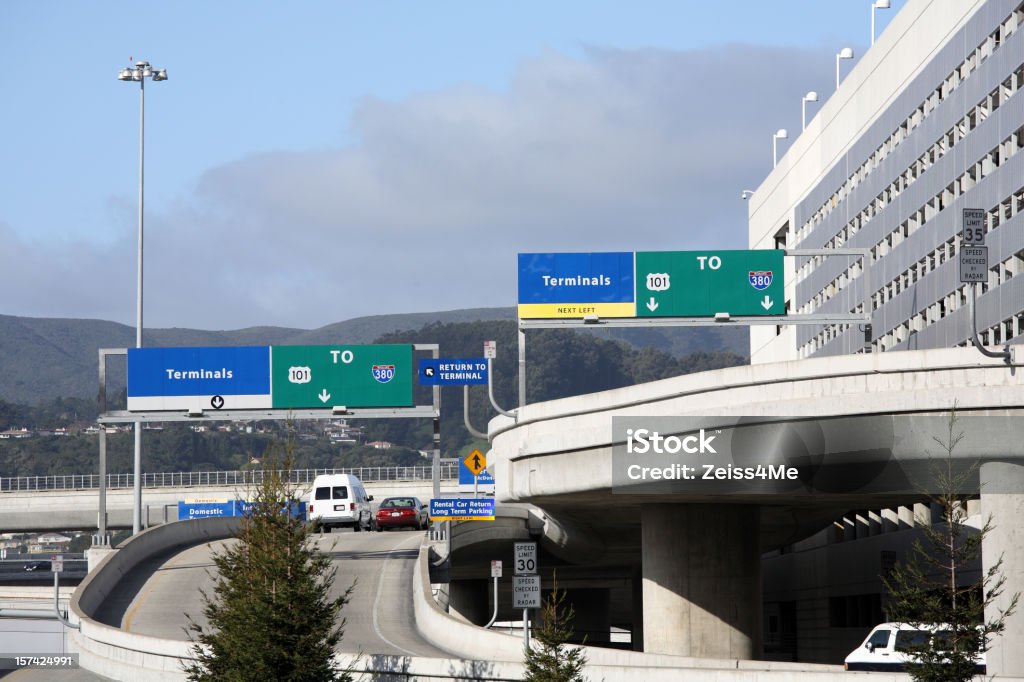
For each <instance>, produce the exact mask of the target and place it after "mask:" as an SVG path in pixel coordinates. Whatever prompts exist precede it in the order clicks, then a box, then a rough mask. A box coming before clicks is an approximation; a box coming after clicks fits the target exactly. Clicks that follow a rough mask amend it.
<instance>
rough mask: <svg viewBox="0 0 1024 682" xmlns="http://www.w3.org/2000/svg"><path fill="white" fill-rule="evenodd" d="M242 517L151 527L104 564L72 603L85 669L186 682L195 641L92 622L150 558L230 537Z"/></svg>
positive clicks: (75, 639) (76, 645)
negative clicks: (127, 578)
mask: <svg viewBox="0 0 1024 682" xmlns="http://www.w3.org/2000/svg"><path fill="white" fill-rule="evenodd" d="M240 520H241V519H240V518H238V517H220V518H211V519H197V520H194V521H182V522H179V523H169V524H167V525H165V526H158V527H156V528H150V529H149V530H147V531H144V532H142V533H139V534H138V535H136V536H134V537H132V538H131V539H129V540H128V541H127V542H125V543H124V545H123V546H122V547H121V548H120V549H118V550H116V551H114V552H111V553H110V554H109V555H107V556H106V558H104V559H103V561H102V562H100V565H99V566H98V567H97V568H96V570H95V571H93V572H92V573H90V574H89V576H88V577H86V579H85V580H84V581H83V582H82V584H81V585H79V587H78V589H77V590H76V591H75V594H74V597H72V599H71V616H70V618H71V622H72V623H78V625H79V627H80V630H78V631H75V632H72V633H71V638H70V639H71V647H72V649H73V650H75V651H77V652H78V653H79V654H80V663H81V665H82V667H83V668H86V669H87V670H91V671H92V672H94V673H96V674H98V675H103V676H104V677H109V678H111V679H115V680H138V679H144V680H158V681H160V682H163V681H164V680H168V681H170V680H174V681H177V680H183V679H185V675H184V672H183V671H182V667H181V666H182V663H181V661H182V660H183V659H187V658H191V653H190V651H189V650H190V648H191V646H192V645H191V643H189V642H183V641H177V640H170V639H162V638H160V637H150V636H147V635H139V634H135V633H131V632H125V631H124V630H121V629H119V628H115V627H112V626H109V625H105V624H103V623H100V622H97V621H96V620H94V619H93V615H94V614H95V613H96V611H97V609H98V608H99V606H100V605H101V604H102V603H103V602H104V601H105V600H106V599H107V598H108V597H109V596H110V595H111V594H113V593H114V592H115V591H116V590H117V587H118V584H119V583H120V581H121V580H122V578H124V576H125V575H127V574H128V573H129V572H130V571H131V570H132V569H133V568H135V567H136V566H138V565H139V563H141V562H142V561H145V560H146V559H148V558H149V557H151V556H154V555H158V554H162V553H164V552H167V551H169V550H173V549H175V548H177V547H181V548H184V547H190V546H192V545H197V544H200V543H203V542H210V541H212V540H219V539H221V538H226V537H230V536H231V535H233V534H234V533H235V532H236V531H237V529H238V525H239V522H240Z"/></svg>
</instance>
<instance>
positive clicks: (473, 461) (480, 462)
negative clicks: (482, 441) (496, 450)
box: [462, 450, 487, 498]
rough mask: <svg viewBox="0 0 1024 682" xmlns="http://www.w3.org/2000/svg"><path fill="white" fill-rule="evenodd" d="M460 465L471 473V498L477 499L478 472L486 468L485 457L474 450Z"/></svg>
mask: <svg viewBox="0 0 1024 682" xmlns="http://www.w3.org/2000/svg"><path fill="white" fill-rule="evenodd" d="M462 463H463V464H465V465H466V468H467V469H469V470H470V471H471V472H472V473H473V497H474V498H476V497H479V485H480V472H481V471H483V470H484V469H486V468H487V456H486V455H484V454H483V453H482V452H480V451H479V450H474V451H473V452H471V453H469V454H468V455H466V458H465V459H464V460H462Z"/></svg>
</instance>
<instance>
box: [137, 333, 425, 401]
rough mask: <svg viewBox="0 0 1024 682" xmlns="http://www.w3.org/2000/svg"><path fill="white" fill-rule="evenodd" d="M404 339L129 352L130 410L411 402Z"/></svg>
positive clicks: (408, 349) (409, 365)
mask: <svg viewBox="0 0 1024 682" xmlns="http://www.w3.org/2000/svg"><path fill="white" fill-rule="evenodd" d="M412 355H413V347H412V345H407V344H380V345H339V346H238V347H209V348H130V349H128V410H129V411H130V412H160V411H170V410H188V411H193V410H197V411H199V412H202V411H204V410H211V409H212V410H264V409H285V410H291V409H317V408H321V409H331V408H333V407H336V406H341V405H344V406H345V407H347V408H348V407H354V408H378V407H379V408H392V407H393V408H403V407H412V405H413V395H412V385H413V378H412V377H413V373H414V371H415V370H414V368H413V357H412Z"/></svg>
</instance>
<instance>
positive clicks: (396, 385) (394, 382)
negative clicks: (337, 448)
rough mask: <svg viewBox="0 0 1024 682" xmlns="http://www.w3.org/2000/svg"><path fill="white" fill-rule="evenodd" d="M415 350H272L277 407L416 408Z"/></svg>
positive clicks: (396, 346)
mask: <svg viewBox="0 0 1024 682" xmlns="http://www.w3.org/2000/svg"><path fill="white" fill-rule="evenodd" d="M413 373H414V370H413V363H412V346H411V345H404V344H402V345H399V344H392V345H387V344H382V345H372V346H272V347H271V352H270V381H271V387H272V388H271V394H272V395H273V405H274V408H275V409H291V408H295V409H299V408H318V407H319V408H330V407H334V406H336V405H344V406H346V407H412V376H413Z"/></svg>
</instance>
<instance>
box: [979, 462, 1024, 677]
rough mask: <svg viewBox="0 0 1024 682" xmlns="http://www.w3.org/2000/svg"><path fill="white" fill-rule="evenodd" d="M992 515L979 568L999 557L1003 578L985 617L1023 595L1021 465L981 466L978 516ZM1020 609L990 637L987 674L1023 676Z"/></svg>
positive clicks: (1023, 622)
mask: <svg viewBox="0 0 1024 682" xmlns="http://www.w3.org/2000/svg"><path fill="white" fill-rule="evenodd" d="M989 517H991V518H992V530H991V531H989V534H988V535H987V536H985V539H984V540H983V541H982V546H981V563H982V571H983V572H987V571H988V570H989V569H990V568H991V567H992V566H993V565H994V564H995V563H996V562H997V561H999V559H1000V558H1002V560H1003V566H1002V569H1001V574H1002V575H1003V576H1005V577H1006V584H1005V585H1004V586H1003V594H1002V596H1000V597H999V598H998V599H996V600H995V602H993V604H992V606H991V607H990V608H989V609H986V610H985V619H986V620H990V619H992V618H995V617H997V616H998V615H999V609H1005V608H1006V607H1007V606H1008V605H1009V603H1010V600H1011V599H1012V598H1013V595H1014V594H1016V593H1020V594H1021V595H1022V597H1024V526H1022V525H1021V519H1024V466H1021V465H1019V464H1010V463H1007V462H989V463H987V464H982V465H981V518H982V520H983V521H984V520H986V519H988V518H989ZM1021 642H1024V612H1022V610H1021V608H1020V607H1018V608H1017V612H1016V613H1014V614H1013V615H1012V616H1010V617H1009V618H1007V619H1006V630H1005V631H1004V632H1003V634H1002V635H1000V636H998V637H996V638H995V639H994V640H993V643H992V648H991V649H990V650H989V652H988V654H987V655H986V660H987V665H988V674H989V675H997V676H1007V677H1014V676H1016V677H1024V647H1021Z"/></svg>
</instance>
